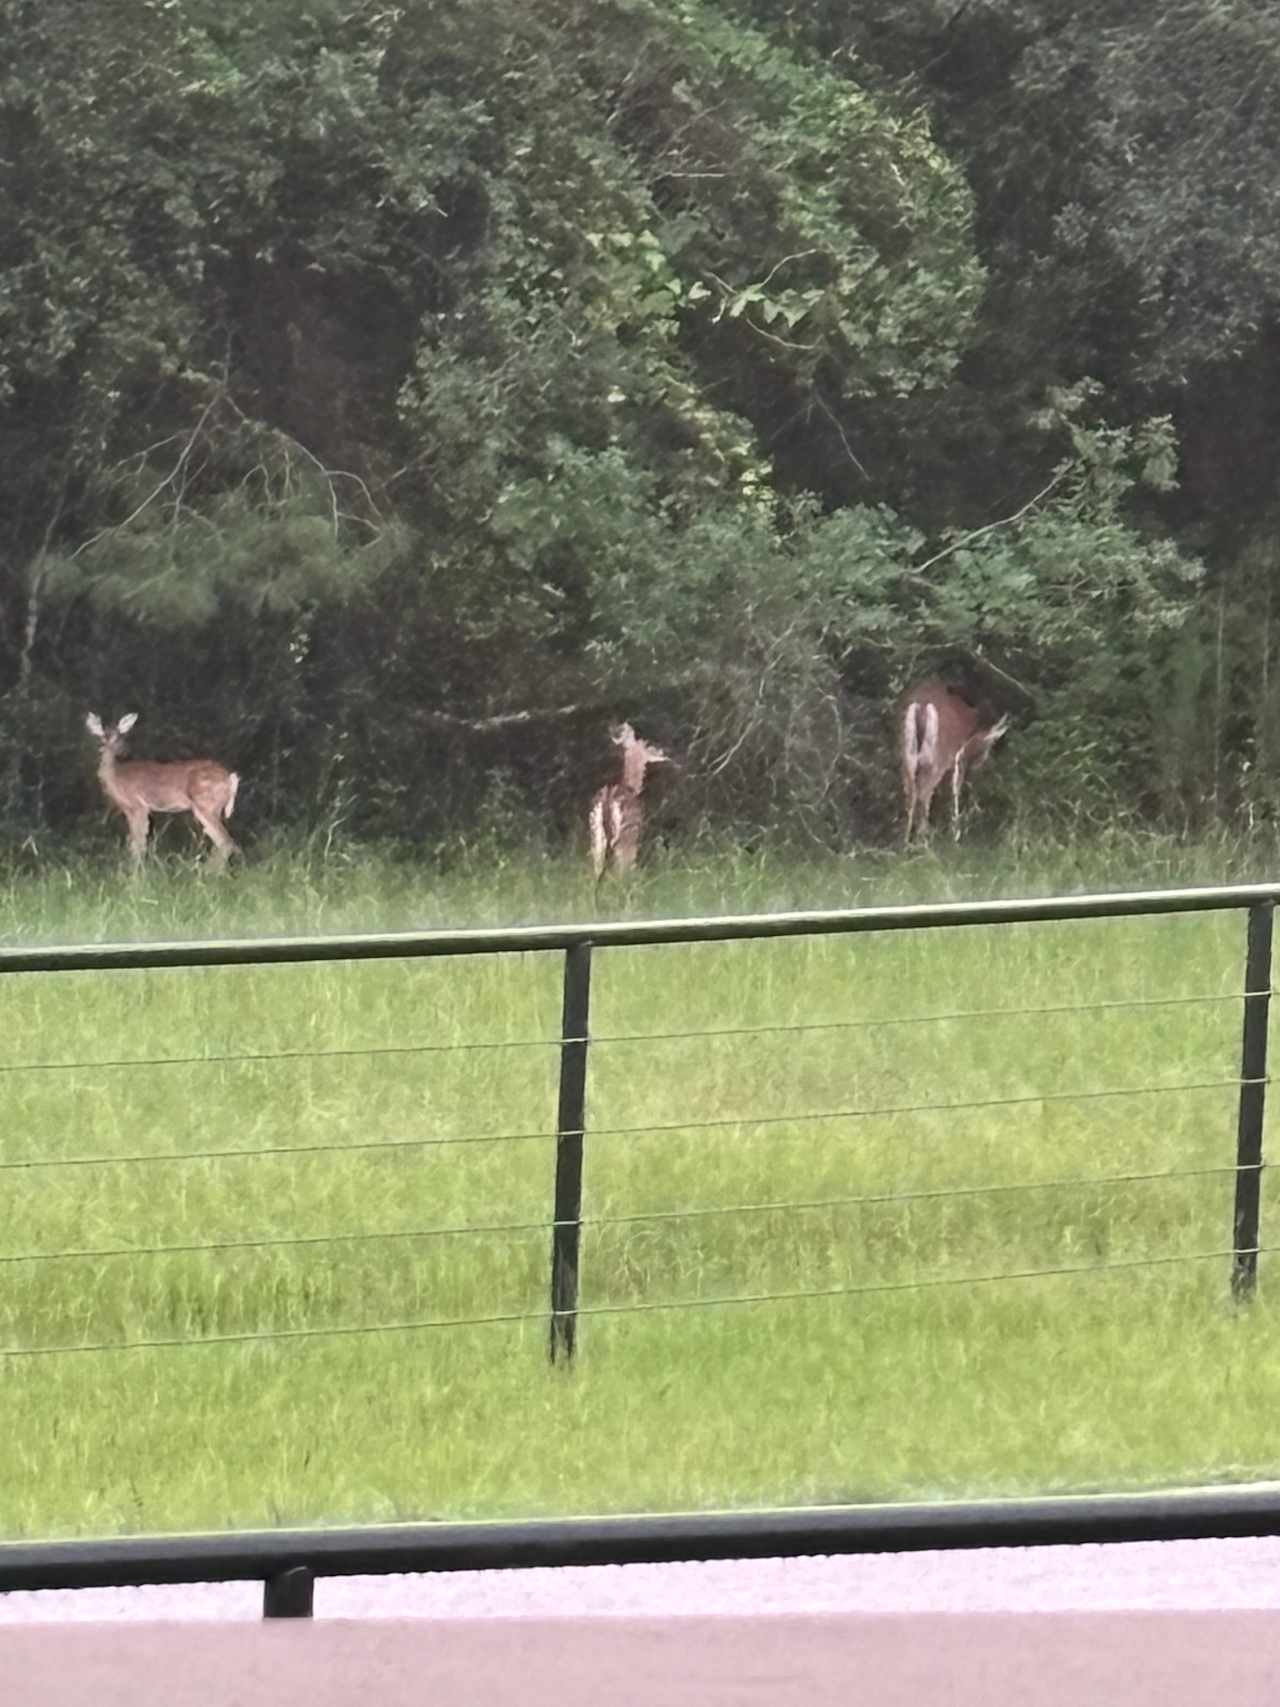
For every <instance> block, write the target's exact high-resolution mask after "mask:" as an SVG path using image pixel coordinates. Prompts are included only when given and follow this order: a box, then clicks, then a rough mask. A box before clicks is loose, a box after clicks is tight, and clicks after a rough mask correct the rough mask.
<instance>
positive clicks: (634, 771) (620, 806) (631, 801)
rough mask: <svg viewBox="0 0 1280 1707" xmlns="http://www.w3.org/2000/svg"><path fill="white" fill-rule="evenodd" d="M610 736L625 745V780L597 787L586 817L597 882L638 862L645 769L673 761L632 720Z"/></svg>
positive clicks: (629, 868)
mask: <svg viewBox="0 0 1280 1707" xmlns="http://www.w3.org/2000/svg"><path fill="white" fill-rule="evenodd" d="M609 738H610V740H611V741H612V742H613V744H614V746H615V747H620V748H621V749H622V780H621V781H620V782H611V783H608V784H607V785H606V786H605V787H604V788H601V789H598V790H597V791H596V793H595V794H594V795H593V796H592V800H591V811H590V814H589V816H588V820H587V821H588V826H589V829H590V832H591V867H592V870H593V871H594V872H595V878H596V882H597V883H599V882H600V879H601V878H602V877H603V876H604V874H605V871H606V870H608V869H612V870H614V871H616V872H618V873H620V874H622V875H625V874H626V873H627V872H629V871H630V870H631V868H632V867H633V866H634V865H635V863H636V855H637V854H638V853H639V851H640V837H641V835H642V834H643V832H644V816H645V813H644V799H643V796H644V778H645V772H646V771H647V770H648V768H649V766H650V765H669V764H670V763H671V759H670V758H669V757H668V755H667V754H666V753H665V752H663V750H662V748H661V747H655V746H652V745H651V744H650V743H649V742H648V741H642V740H641V739H640V738H639V736H638V735H637V734H636V732H635V730H634V729H633V728H632V727H631V725H630V724H629V723H616V724H614V725H613V726H612V727H611V728H610V730H609Z"/></svg>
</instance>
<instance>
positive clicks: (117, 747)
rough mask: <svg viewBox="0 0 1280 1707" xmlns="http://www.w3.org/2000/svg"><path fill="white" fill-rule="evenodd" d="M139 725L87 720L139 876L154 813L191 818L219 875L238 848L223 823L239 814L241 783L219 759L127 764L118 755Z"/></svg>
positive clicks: (130, 720) (105, 788)
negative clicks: (208, 844)
mask: <svg viewBox="0 0 1280 1707" xmlns="http://www.w3.org/2000/svg"><path fill="white" fill-rule="evenodd" d="M137 721H138V715H137V713H136V712H133V711H131V712H129V713H128V714H127V715H126V716H124V717H122V718H121V719H120V721H119V722H118V723H113V724H107V725H106V726H105V727H104V725H103V723H102V721H101V719H100V718H99V717H98V716H97V714H96V713H95V712H92V711H91V712H90V713H89V715H88V717H87V718H86V719H85V725H86V727H87V728H88V730H89V733H90V734H91V735H92V736H93V737H94V739H95V740H96V741H97V743H98V748H99V759H98V781H99V782H100V783H101V784H102V792H103V793H104V794H105V795H106V797H107V799H108V801H109V802H110V803H111V805H112V806H114V807H115V809H116V811H117V812H119V813H121V814H122V815H123V817H124V819H125V822H126V823H127V824H128V826H129V853H130V856H131V858H132V860H133V864H134V868H135V870H136V869H137V868H138V867H140V866H141V864H142V862H143V860H144V858H145V857H146V851H147V831H148V828H149V827H150V823H151V815H152V813H153V812H190V814H191V816H192V817H193V818H194V819H195V821H196V823H197V824H198V825H199V826H200V828H201V829H202V830H203V831H204V833H205V835H206V836H208V838H209V840H210V841H211V842H212V843H213V861H212V863H213V869H214V870H217V871H220V870H221V869H222V868H223V866H225V865H226V863H227V860H228V858H229V857H230V856H231V855H232V854H233V853H239V851H240V850H239V848H238V847H237V846H236V844H235V842H234V841H232V839H231V837H230V835H229V834H228V832H227V829H226V824H225V820H226V819H227V818H229V817H230V816H231V814H232V811H233V810H234V808H235V803H236V794H237V792H238V790H239V787H240V778H239V777H238V776H237V774H236V773H235V771H229V770H228V769H227V767H226V766H225V765H220V764H219V763H218V762H217V760H216V759H178V760H175V761H172V762H170V763H165V764H161V763H158V762H157V761H155V760H153V759H127V760H125V761H124V762H123V763H122V762H121V760H120V757H119V754H120V751H121V749H122V747H123V745H124V738H125V736H126V735H127V734H128V733H129V731H130V730H131V729H132V728H133V726H134V724H135V723H136V722H137Z"/></svg>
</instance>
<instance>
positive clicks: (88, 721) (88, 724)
mask: <svg viewBox="0 0 1280 1707" xmlns="http://www.w3.org/2000/svg"><path fill="white" fill-rule="evenodd" d="M84 726H85V728H86V729H87V730H88V731H89V733H90V734H91V735H96V736H97V737H98V739H99V740H101V739H102V719H101V718H100V717H99V716H98V714H97V712H96V711H91V712H90V713H89V715H88V716H87V717H86V718H85V720H84Z"/></svg>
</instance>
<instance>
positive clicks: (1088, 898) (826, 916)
mask: <svg viewBox="0 0 1280 1707" xmlns="http://www.w3.org/2000/svg"><path fill="white" fill-rule="evenodd" d="M1276 901H1280V883H1241V884H1231V885H1222V886H1218V887H1213V888H1199V889H1145V890H1127V891H1125V890H1121V891H1116V892H1114V893H1109V894H1108V893H1104V894H1098V895H1048V896H1033V897H1029V898H1027V899H1025V900H1010V901H942V902H929V903H926V904H924V905H915V906H898V907H853V908H846V909H841V910H836V911H825V912H795V913H742V914H736V915H735V914H728V915H725V916H723V917H711V918H688V919H635V920H630V919H619V920H608V921H605V920H601V921H598V922H594V923H589V924H588V923H584V924H565V925H516V926H510V927H504V928H495V929H483V930H431V931H384V932H379V933H374V934H368V933H365V934H353V935H347V936H306V937H247V938H235V937H227V938H224V939H214V940H210V941H203V942H201V941H193V942H136V943H77V944H65V945H63V944H49V945H45V946H33V947H27V948H19V947H11V948H0V973H5V972H106V971H128V970H143V969H155V968H164V967H167V968H182V967H193V966H273V965H274V966H279V965H290V964H300V963H305V962H315V961H339V960H416V959H435V958H440V957H445V956H449V955H458V954H529V953H538V952H540V951H545V950H547V949H567V948H574V947H578V946H580V945H584V944H590V945H591V946H593V947H595V948H643V947H647V946H650V945H654V946H656V945H658V944H661V943H697V942H752V941H760V940H763V939H765V938H773V937H800V936H845V935H850V936H852V935H859V934H868V933H874V932H878V931H901V930H938V929H943V928H945V927H948V926H954V925H1012V924H1051V923H1057V922H1062V921H1066V920H1071V919H1115V918H1138V917H1143V916H1150V915H1153V914H1157V915H1158V914H1170V913H1203V912H1221V911H1225V910H1230V909H1239V908H1244V907H1251V906H1255V905H1257V904H1259V903H1270V904H1274V903H1275V902H1276Z"/></svg>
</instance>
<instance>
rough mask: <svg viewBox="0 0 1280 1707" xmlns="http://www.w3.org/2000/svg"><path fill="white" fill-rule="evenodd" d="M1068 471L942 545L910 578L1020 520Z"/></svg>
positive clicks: (1058, 474)
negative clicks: (1008, 511) (998, 515)
mask: <svg viewBox="0 0 1280 1707" xmlns="http://www.w3.org/2000/svg"><path fill="white" fill-rule="evenodd" d="M1069 473H1070V469H1069V468H1060V469H1059V470H1058V472H1057V473H1056V474H1055V475H1054V477H1053V479H1052V480H1051V481H1050V482H1049V484H1048V485H1047V486H1042V487H1041V488H1040V490H1039V491H1038V492H1037V493H1036V494H1035V496H1034V497H1033V498H1028V499H1027V501H1026V503H1025V504H1024V505H1023V506H1022V508H1021V509H1020V510H1015V511H1014V512H1013V514H1012V515H1011V516H1001V518H1000V520H999V521H996V522H988V523H987V524H986V526H985V527H980V528H974V530H973V532H972V533H967V534H965V535H963V537H962V538H960V539H953V540H952V541H951V544H950V545H944V546H943V548H942V550H941V551H939V552H936V553H935V554H934V555H933V556H932V557H930V558H929V559H928V560H927V561H926V562H924V563H920V564H917V565H916V567H915V568H914V569H913V570H912V571H911V575H912V578H913V579H919V577H920V576H921V575H923V574H924V572H925V570H926V569H932V568H933V566H934V564H935V563H941V562H942V560H943V558H944V557H950V556H951V553H952V552H953V551H959V550H960V548H961V546H965V545H971V544H972V543H973V541H974V540H975V539H981V538H982V536H983V534H987V533H992V532H994V530H995V529H996V528H1007V527H1010V526H1012V524H1013V523H1014V522H1020V521H1021V520H1022V518H1023V516H1025V515H1026V513H1027V511H1028V510H1033V509H1034V508H1035V507H1036V505H1037V504H1039V503H1040V502H1041V501H1042V500H1043V499H1045V498H1047V497H1048V496H1049V494H1050V492H1052V491H1053V490H1054V488H1055V487H1057V486H1061V484H1062V482H1063V481H1064V480H1065V479H1066V477H1067V475H1068V474H1069Z"/></svg>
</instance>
